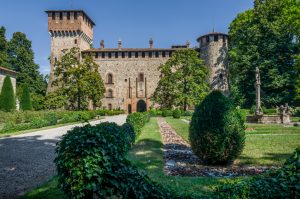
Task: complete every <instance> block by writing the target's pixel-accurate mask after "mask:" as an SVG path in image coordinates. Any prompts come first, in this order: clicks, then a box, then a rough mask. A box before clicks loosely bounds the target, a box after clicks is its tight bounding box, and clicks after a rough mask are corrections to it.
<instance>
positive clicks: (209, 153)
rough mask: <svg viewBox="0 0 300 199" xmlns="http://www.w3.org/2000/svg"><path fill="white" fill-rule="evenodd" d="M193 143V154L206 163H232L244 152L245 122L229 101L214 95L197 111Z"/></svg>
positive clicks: (218, 92)
mask: <svg viewBox="0 0 300 199" xmlns="http://www.w3.org/2000/svg"><path fill="white" fill-rule="evenodd" d="M189 140H190V142H191V147H192V150H193V152H194V153H195V154H196V155H197V156H198V157H199V158H200V159H201V160H202V161H203V162H204V163H206V164H213V165H215V164H227V163H230V162H232V161H233V160H234V159H235V158H237V157H238V156H239V155H240V154H241V152H242V150H243V148H244V144H245V127H244V120H243V118H242V116H241V114H240V112H239V110H238V109H236V108H235V107H234V106H233V104H232V102H231V101H230V100H229V99H228V98H226V97H225V96H224V95H223V94H222V93H221V92H220V91H213V92H211V93H210V94H209V95H208V96H207V97H206V98H205V99H204V100H203V102H202V103H201V104H200V105H199V106H197V107H196V110H195V112H194V114H193V116H192V120H191V125H190V129H189Z"/></svg>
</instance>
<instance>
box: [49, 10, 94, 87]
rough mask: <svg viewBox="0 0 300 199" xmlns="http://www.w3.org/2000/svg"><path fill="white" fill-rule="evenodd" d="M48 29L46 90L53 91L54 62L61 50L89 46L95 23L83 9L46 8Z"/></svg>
mask: <svg viewBox="0 0 300 199" xmlns="http://www.w3.org/2000/svg"><path fill="white" fill-rule="evenodd" d="M46 13H47V14H48V31H49V34H50V36H51V55H50V63H51V70H50V77H49V83H48V88H47V92H51V91H53V89H54V88H53V87H52V86H51V85H52V82H53V81H54V80H55V76H54V64H55V62H56V61H58V60H59V59H60V58H61V56H62V50H64V49H71V48H73V47H77V48H79V49H80V51H82V50H87V49H90V48H91V45H92V43H93V27H94V25H95V23H94V22H93V21H92V20H91V18H90V17H89V16H88V15H87V14H86V13H85V12H84V11H83V10H48V11H46Z"/></svg>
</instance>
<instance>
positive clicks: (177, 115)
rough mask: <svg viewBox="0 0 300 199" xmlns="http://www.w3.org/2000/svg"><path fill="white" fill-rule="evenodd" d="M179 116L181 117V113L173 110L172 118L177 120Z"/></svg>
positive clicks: (178, 110)
mask: <svg viewBox="0 0 300 199" xmlns="http://www.w3.org/2000/svg"><path fill="white" fill-rule="evenodd" d="M180 116H181V111H180V109H175V110H174V111H173V118H176V119H179V118H180Z"/></svg>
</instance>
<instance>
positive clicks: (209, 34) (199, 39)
mask: <svg viewBox="0 0 300 199" xmlns="http://www.w3.org/2000/svg"><path fill="white" fill-rule="evenodd" d="M214 35H222V36H225V37H228V34H225V33H221V32H215V31H214V30H213V32H211V33H208V34H205V35H202V36H200V37H198V38H197V41H198V42H200V41H201V39H202V38H204V37H207V36H214Z"/></svg>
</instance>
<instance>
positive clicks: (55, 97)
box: [45, 89, 68, 110]
mask: <svg viewBox="0 0 300 199" xmlns="http://www.w3.org/2000/svg"><path fill="white" fill-rule="evenodd" d="M67 100H68V99H67V97H66V96H65V95H64V94H63V93H62V91H61V90H59V89H57V90H56V91H53V92H50V93H48V94H47V95H46V97H45V108H47V109H53V110H56V109H62V108H64V107H65V106H66V105H67Z"/></svg>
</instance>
